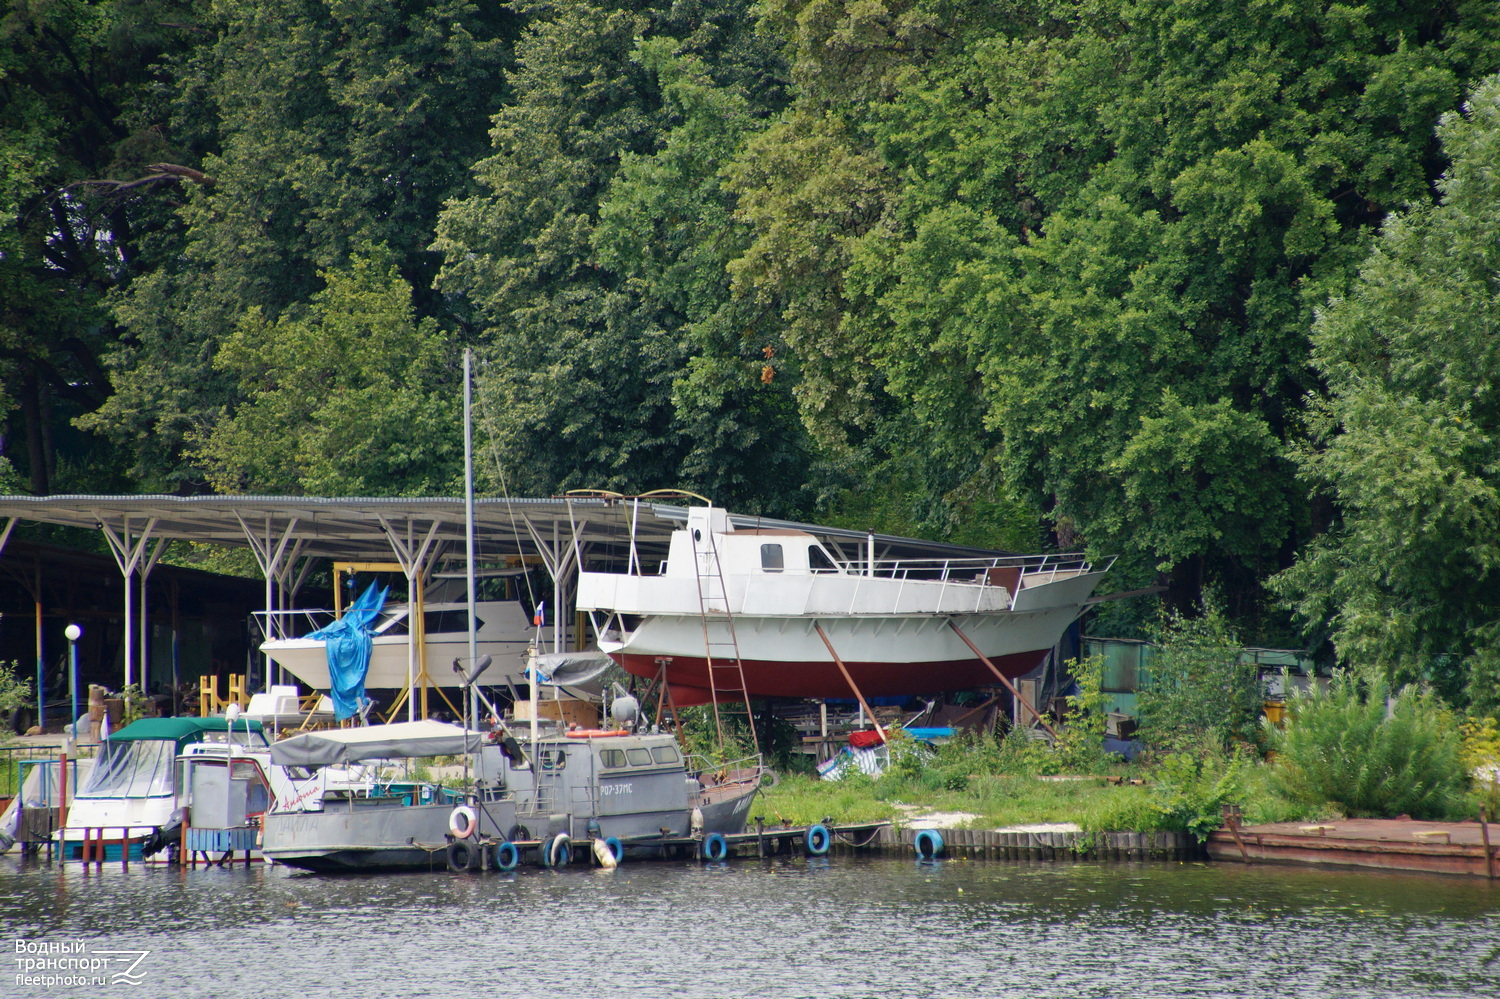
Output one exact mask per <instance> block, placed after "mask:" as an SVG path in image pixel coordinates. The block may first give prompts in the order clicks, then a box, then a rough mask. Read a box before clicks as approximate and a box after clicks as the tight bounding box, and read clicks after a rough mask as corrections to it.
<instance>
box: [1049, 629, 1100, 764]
mask: <svg viewBox="0 0 1500 999" xmlns="http://www.w3.org/2000/svg"><path fill="white" fill-rule="evenodd" d="M1070 671H1071V672H1072V674H1073V679H1074V680H1075V681H1076V682H1077V684H1078V693H1076V694H1074V695H1072V696H1070V697H1069V698H1068V716H1067V723H1066V724H1065V725H1064V726H1063V730H1062V732H1061V733H1060V734H1061V738H1060V739H1059V740H1058V744H1057V753H1058V756H1059V757H1061V761H1062V763H1063V764H1065V765H1066V766H1067V767H1068V769H1070V770H1073V771H1091V772H1097V771H1099V770H1104V769H1106V768H1107V767H1108V766H1109V764H1110V763H1111V762H1112V759H1111V757H1110V756H1109V755H1108V754H1106V753H1105V752H1104V730H1105V724H1106V722H1107V720H1108V719H1107V718H1106V717H1105V715H1106V712H1107V711H1108V710H1109V695H1108V694H1106V693H1104V657H1103V656H1091V657H1089V658H1088V659H1080V660H1075V661H1074V662H1073V664H1072V666H1071V667H1070Z"/></svg>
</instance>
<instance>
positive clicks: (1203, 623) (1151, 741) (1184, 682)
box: [1139, 598, 1265, 752]
mask: <svg viewBox="0 0 1500 999" xmlns="http://www.w3.org/2000/svg"><path fill="white" fill-rule="evenodd" d="M1156 644H1157V650H1156V654H1155V656H1153V657H1152V659H1151V666H1150V671H1149V675H1148V677H1147V679H1146V682H1145V683H1144V684H1143V685H1142V687H1141V690H1140V692H1139V704H1140V735H1141V739H1142V741H1144V742H1145V743H1146V744H1147V745H1148V746H1150V747H1151V748H1152V749H1153V750H1162V751H1165V752H1173V751H1177V750H1185V749H1190V748H1193V747H1197V746H1199V745H1201V744H1202V743H1203V742H1204V741H1206V740H1208V741H1213V742H1216V743H1217V744H1218V745H1220V746H1221V747H1227V746H1228V745H1229V743H1230V742H1231V741H1232V740H1233V739H1234V738H1235V737H1240V738H1249V737H1253V736H1254V735H1255V726H1256V718H1257V717H1258V716H1259V714H1260V711H1261V706H1262V704H1263V703H1264V699H1265V698H1264V694H1263V692H1262V690H1261V686H1260V678H1259V677H1258V676H1257V674H1256V670H1255V668H1254V667H1253V666H1248V665H1246V664H1244V663H1242V662H1240V643H1239V640H1238V639H1237V638H1236V637H1235V635H1234V632H1233V631H1232V630H1231V629H1230V627H1229V623H1228V621H1226V620H1225V618H1224V615H1223V613H1222V612H1221V611H1220V610H1219V608H1218V606H1217V604H1216V603H1215V602H1214V601H1213V600H1211V599H1208V598H1205V599H1204V606H1203V614H1202V615H1201V616H1199V617H1195V618H1187V617H1181V616H1179V615H1176V614H1172V615H1170V616H1168V617H1166V618H1164V619H1163V621H1162V622H1161V624H1160V626H1159V628H1158V631H1157V635H1156Z"/></svg>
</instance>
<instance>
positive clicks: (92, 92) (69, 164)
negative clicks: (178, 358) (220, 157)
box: [0, 0, 196, 494]
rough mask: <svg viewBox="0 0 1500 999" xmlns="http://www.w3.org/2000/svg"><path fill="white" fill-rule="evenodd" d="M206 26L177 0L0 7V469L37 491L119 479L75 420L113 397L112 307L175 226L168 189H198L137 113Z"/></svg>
mask: <svg viewBox="0 0 1500 999" xmlns="http://www.w3.org/2000/svg"><path fill="white" fill-rule="evenodd" d="M195 20H196V14H195V11H194V10H193V9H192V7H191V6H190V5H188V4H185V3H181V2H173V0H145V2H134V3H124V2H105V3H83V2H75V0H54V2H49V3H22V2H11V3H7V4H5V5H3V7H0V421H3V422H0V439H3V443H0V462H3V463H6V464H13V465H14V466H15V467H16V469H17V470H18V471H19V472H20V474H21V476H22V483H21V484H24V486H25V488H28V489H29V490H30V491H31V492H33V493H38V494H44V493H48V492H54V491H58V490H63V491H66V490H68V489H70V488H78V489H83V490H85V491H95V492H97V491H107V490H108V489H109V488H110V484H111V482H112V481H118V473H119V471H120V463H119V462H118V461H116V460H114V459H113V458H112V456H110V455H109V454H107V453H106V452H105V449H103V448H101V447H99V446H97V444H92V443H91V442H90V441H89V440H88V439H87V438H85V437H83V436H82V435H80V434H78V433H77V432H76V431H74V430H73V429H72V428H71V427H70V425H69V424H70V421H71V420H72V419H73V418H74V417H75V416H78V415H81V414H84V413H89V412H92V411H93V410H95V409H97V408H98V407H99V406H100V405H101V404H102V403H104V401H105V399H106V398H107V397H108V396H109V394H110V392H111V390H112V386H111V382H110V378H109V376H108V373H107V372H106V371H105V368H104V366H103V364H102V357H103V355H104V354H105V353H106V352H107V351H108V350H110V349H111V348H112V347H113V346H114V345H116V344H117V342H118V341H119V339H120V337H121V336H122V335H123V332H122V330H121V329H120V328H119V327H118V326H117V324H116V323H115V322H114V321H113V319H112V317H111V316H110V314H109V311H108V308H107V304H106V297H107V296H108V295H109V294H110V293H111V291H113V290H115V289H118V288H121V287H124V286H127V285H128V284H129V283H130V281H131V279H132V278H133V277H134V276H135V275H136V274H138V273H139V272H140V270H141V268H142V267H143V266H145V261H144V260H143V252H144V251H143V242H144V241H145V240H146V239H148V238H149V236H150V234H151V233H154V232H157V231H159V230H160V229H161V228H162V227H163V226H164V225H167V224H168V223H169V222H170V214H169V212H168V210H167V209H166V208H165V207H164V206H163V205H162V204H160V203H159V201H160V196H161V193H162V192H163V191H164V190H167V189H175V188H177V187H178V186H179V185H181V184H182V183H191V181H189V180H188V179H187V177H188V174H190V173H191V171H187V172H183V171H181V170H180V169H179V168H178V167H176V166H175V164H174V163H170V162H164V161H165V160H168V159H170V158H171V156H172V154H171V151H170V149H169V148H168V147H167V144H166V143H165V142H164V141H163V140H162V137H161V136H160V135H159V134H158V133H156V132H155V131H153V129H152V128H151V127H150V124H149V122H147V121H145V120H144V119H143V118H142V116H141V115H140V113H139V112H140V110H141V108H142V106H143V105H144V104H146V103H149V94H150V93H151V90H152V88H153V86H154V84H155V79H156V76H155V73H156V65H157V63H158V61H159V60H160V59H162V58H165V57H168V56H170V55H172V54H173V53H180V52H182V51H185V50H186V49H188V48H191V46H192V45H194V44H196V32H195V28H194V23H195ZM153 191H154V192H157V194H156V196H152V195H151V194H150V192H153Z"/></svg>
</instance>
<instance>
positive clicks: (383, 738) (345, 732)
mask: <svg viewBox="0 0 1500 999" xmlns="http://www.w3.org/2000/svg"><path fill="white" fill-rule="evenodd" d="M483 742H484V733H483V732H475V731H473V730H471V729H465V728H464V727H463V726H461V725H450V724H448V723H447V722H439V721H410V722H396V723H395V724H393V725H369V726H366V727H365V728H336V729H330V730H328V731H326V732H307V733H304V734H302V735H295V736H292V737H291V738H290V739H282V740H281V741H280V742H276V743H272V745H271V762H272V763H275V764H277V765H278V766H283V767H291V766H295V767H331V766H340V765H342V764H346V763H358V762H360V761H361V760H389V759H402V758H405V757H409V756H412V757H417V756H457V755H459V754H460V753H473V752H478V750H479V747H480V745H482V744H483Z"/></svg>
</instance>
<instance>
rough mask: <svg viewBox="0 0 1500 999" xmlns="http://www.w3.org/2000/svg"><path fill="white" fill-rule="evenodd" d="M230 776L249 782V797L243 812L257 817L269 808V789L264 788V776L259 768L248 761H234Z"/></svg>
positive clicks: (231, 765)
mask: <svg viewBox="0 0 1500 999" xmlns="http://www.w3.org/2000/svg"><path fill="white" fill-rule="evenodd" d="M230 767H231V770H230V775H231V776H232V777H233V778H234V779H235V780H243V781H248V782H249V789H250V796H249V798H248V800H247V801H246V802H245V811H246V812H247V813H249V814H250V815H258V814H260V813H261V812H264V811H265V810H266V809H267V808H270V807H271V789H270V788H269V787H267V786H266V778H265V775H264V774H262V773H261V772H260V767H258V766H256V765H255V764H254V763H252V762H250V761H249V760H234V761H232V762H231V764H230Z"/></svg>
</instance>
